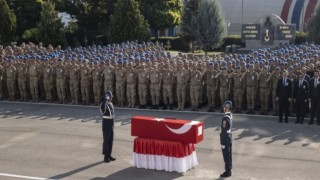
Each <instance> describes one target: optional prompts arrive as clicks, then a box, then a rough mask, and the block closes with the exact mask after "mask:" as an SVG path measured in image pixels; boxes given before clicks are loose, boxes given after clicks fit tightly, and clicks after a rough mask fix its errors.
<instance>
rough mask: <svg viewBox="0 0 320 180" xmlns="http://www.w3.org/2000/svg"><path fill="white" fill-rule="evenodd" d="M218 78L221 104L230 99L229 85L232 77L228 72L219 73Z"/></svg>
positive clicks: (224, 69)
mask: <svg viewBox="0 0 320 180" xmlns="http://www.w3.org/2000/svg"><path fill="white" fill-rule="evenodd" d="M222 70H223V71H226V70H227V69H226V68H223V69H222ZM218 80H219V90H220V91H219V94H220V102H221V105H223V103H224V102H225V101H226V100H227V99H229V97H228V96H229V88H230V87H229V86H230V79H229V75H228V74H227V72H224V73H220V74H218Z"/></svg>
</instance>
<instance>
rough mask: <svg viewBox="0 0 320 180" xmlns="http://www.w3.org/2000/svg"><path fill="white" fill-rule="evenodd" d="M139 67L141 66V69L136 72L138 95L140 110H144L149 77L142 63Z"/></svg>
mask: <svg viewBox="0 0 320 180" xmlns="http://www.w3.org/2000/svg"><path fill="white" fill-rule="evenodd" d="M141 66H142V69H141V70H140V71H138V93H139V102H140V108H143V109H145V108H146V106H147V94H148V87H149V81H150V75H149V72H148V71H147V69H146V64H145V63H143V64H142V65H141Z"/></svg>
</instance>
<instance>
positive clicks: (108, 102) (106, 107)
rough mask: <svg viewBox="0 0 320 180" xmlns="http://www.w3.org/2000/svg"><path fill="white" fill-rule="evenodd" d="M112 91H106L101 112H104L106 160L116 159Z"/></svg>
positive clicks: (103, 125) (103, 148)
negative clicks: (113, 155) (114, 154)
mask: <svg viewBox="0 0 320 180" xmlns="http://www.w3.org/2000/svg"><path fill="white" fill-rule="evenodd" d="M112 97H113V96H112V92H111V91H106V92H105V95H104V98H103V99H102V102H101V104H100V112H101V114H102V133H103V146H102V154H103V155H104V162H106V163H108V162H110V161H114V160H116V159H115V158H113V157H112V156H111V154H112V146H113V127H114V117H115V113H114V107H113V104H112Z"/></svg>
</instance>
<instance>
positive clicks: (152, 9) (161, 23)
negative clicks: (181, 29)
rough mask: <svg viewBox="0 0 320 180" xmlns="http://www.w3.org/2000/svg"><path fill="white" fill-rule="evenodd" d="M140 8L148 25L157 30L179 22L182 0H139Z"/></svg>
mask: <svg viewBox="0 0 320 180" xmlns="http://www.w3.org/2000/svg"><path fill="white" fill-rule="evenodd" d="M140 7H141V8H140V9H141V12H142V14H143V16H144V17H145V18H146V20H147V21H148V23H149V25H150V27H151V28H152V29H153V30H155V31H156V32H157V33H156V38H158V30H161V29H165V28H167V27H170V26H172V27H174V26H176V25H178V24H179V23H180V20H181V13H182V0H156V1H155V0H140Z"/></svg>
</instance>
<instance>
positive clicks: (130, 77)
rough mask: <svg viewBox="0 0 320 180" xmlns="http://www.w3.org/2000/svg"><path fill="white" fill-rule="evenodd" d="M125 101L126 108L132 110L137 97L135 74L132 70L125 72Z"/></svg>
mask: <svg viewBox="0 0 320 180" xmlns="http://www.w3.org/2000/svg"><path fill="white" fill-rule="evenodd" d="M126 82H127V100H128V107H129V108H133V107H134V106H135V104H136V95H137V90H136V87H137V74H136V72H135V70H134V69H133V68H131V69H129V70H128V71H127V77H126Z"/></svg>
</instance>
